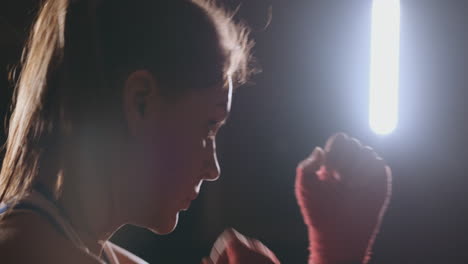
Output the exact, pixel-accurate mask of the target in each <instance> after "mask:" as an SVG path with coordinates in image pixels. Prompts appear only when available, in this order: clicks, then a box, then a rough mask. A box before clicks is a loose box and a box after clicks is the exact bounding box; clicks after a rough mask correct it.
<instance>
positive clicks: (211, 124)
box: [207, 120, 219, 138]
mask: <svg viewBox="0 0 468 264" xmlns="http://www.w3.org/2000/svg"><path fill="white" fill-rule="evenodd" d="M218 125H219V122H218V121H216V120H210V121H208V133H207V134H208V136H207V137H209V138H212V137H214V136H216V132H217V130H218Z"/></svg>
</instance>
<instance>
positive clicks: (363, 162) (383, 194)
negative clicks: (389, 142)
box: [295, 133, 391, 264]
mask: <svg viewBox="0 0 468 264" xmlns="http://www.w3.org/2000/svg"><path fill="white" fill-rule="evenodd" d="M295 189H296V198H297V201H298V204H299V207H300V209H301V213H302V216H303V218H304V221H305V223H306V225H307V228H308V234H309V242H310V248H309V249H310V257H309V263H313V264H341V263H363V262H364V263H365V262H367V261H368V256H369V253H370V248H371V247H372V244H373V240H374V238H375V236H376V234H377V232H378V229H379V226H380V222H381V220H382V217H383V214H384V212H385V210H386V207H387V205H388V203H389V199H390V193H391V171H390V168H389V167H388V166H387V165H386V163H385V162H384V160H383V159H382V158H381V157H379V156H378V155H377V154H376V153H375V152H374V151H373V150H372V149H371V148H370V147H366V146H363V145H362V144H361V143H360V142H359V141H357V140H356V139H354V138H351V137H348V136H347V135H345V134H342V133H340V134H336V135H334V136H332V137H331V138H330V139H329V140H328V141H327V143H326V145H325V149H324V150H323V149H322V148H319V147H317V148H316V149H315V150H314V151H313V153H312V154H311V156H310V157H309V158H307V159H305V160H304V161H302V162H301V163H300V164H299V165H298V167H297V175H296V184H295Z"/></svg>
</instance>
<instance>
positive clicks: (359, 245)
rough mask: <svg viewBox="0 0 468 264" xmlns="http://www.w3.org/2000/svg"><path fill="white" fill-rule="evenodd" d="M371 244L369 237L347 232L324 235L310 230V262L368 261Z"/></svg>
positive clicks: (345, 262)
mask: <svg viewBox="0 0 468 264" xmlns="http://www.w3.org/2000/svg"><path fill="white" fill-rule="evenodd" d="M350 237H351V238H352V239H350ZM371 244H372V243H371V241H370V239H367V238H357V237H353V236H347V235H345V234H342V235H334V236H326V237H324V236H320V235H319V234H317V233H316V232H309V264H358V263H359V264H361V263H367V262H368V259H369V251H370V245H371Z"/></svg>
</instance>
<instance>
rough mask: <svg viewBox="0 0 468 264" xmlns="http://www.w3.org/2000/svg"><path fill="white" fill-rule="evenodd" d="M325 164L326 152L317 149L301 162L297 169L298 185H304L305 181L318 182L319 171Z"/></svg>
mask: <svg viewBox="0 0 468 264" xmlns="http://www.w3.org/2000/svg"><path fill="white" fill-rule="evenodd" d="M324 164H325V151H324V150H323V149H322V148H320V147H316V148H315V149H314V151H312V154H310V156H309V157H307V158H306V159H305V160H303V161H301V162H300V163H299V165H298V166H297V169H296V175H297V176H296V179H297V180H296V183H300V184H301V185H302V183H303V182H304V181H315V180H318V179H319V178H318V175H317V171H318V170H319V169H320V167H321V166H322V165H324Z"/></svg>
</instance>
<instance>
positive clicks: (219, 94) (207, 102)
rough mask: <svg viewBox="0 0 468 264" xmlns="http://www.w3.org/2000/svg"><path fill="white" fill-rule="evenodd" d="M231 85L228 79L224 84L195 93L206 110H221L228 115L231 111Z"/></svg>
mask: <svg viewBox="0 0 468 264" xmlns="http://www.w3.org/2000/svg"><path fill="white" fill-rule="evenodd" d="M232 90H233V85H232V80H231V78H230V77H229V78H228V81H227V82H226V83H219V84H216V85H213V86H211V87H208V88H207V89H204V90H202V91H201V92H200V91H198V92H195V93H197V94H198V95H197V96H196V97H197V98H198V100H199V101H201V102H200V103H202V104H203V105H204V106H206V107H207V108H212V107H216V108H223V109H224V111H225V112H226V113H229V111H230V109H231V101H232V92H233V91H232Z"/></svg>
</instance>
